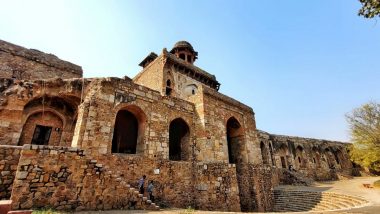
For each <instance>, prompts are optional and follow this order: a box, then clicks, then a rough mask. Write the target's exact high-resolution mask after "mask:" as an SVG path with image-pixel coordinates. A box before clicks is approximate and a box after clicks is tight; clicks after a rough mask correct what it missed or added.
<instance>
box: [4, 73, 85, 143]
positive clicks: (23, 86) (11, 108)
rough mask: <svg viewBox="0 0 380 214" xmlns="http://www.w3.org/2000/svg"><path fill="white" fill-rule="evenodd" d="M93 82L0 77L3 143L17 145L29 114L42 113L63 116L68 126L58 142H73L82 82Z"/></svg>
mask: <svg viewBox="0 0 380 214" xmlns="http://www.w3.org/2000/svg"><path fill="white" fill-rule="evenodd" d="M90 81H91V80H90V79H68V80H62V79H49V80H30V81H29V80H21V81H19V80H13V79H9V78H0V145H17V144H18V143H19V140H20V136H21V133H22V130H23V126H24V124H25V123H26V122H27V120H28V117H29V116H33V115H35V114H38V113H41V114H42V112H45V113H46V114H50V113H54V115H56V116H60V118H61V119H62V120H63V123H64V124H65V126H64V127H63V128H62V129H60V131H61V132H62V133H61V138H60V139H61V141H58V143H62V141H65V142H64V143H65V144H64V145H70V144H71V138H72V135H73V132H74V130H73V127H75V121H74V120H75V118H74V116H75V111H77V110H76V109H77V106H78V105H79V103H80V101H81V94H82V85H83V84H84V87H86V86H87V85H88V84H89V83H90ZM83 92H85V89H84V90H83ZM42 97H44V98H42ZM43 101H44V105H43V104H42V102H43ZM68 109H71V110H70V111H71V112H68ZM47 112H49V113H47ZM33 124H35V123H33ZM33 124H32V126H31V127H30V129H31V130H30V131H29V132H30V133H31V134H33V133H32V132H33V128H34V126H33ZM29 137H30V135H29ZM27 141H28V142H26V143H30V140H27ZM68 142H69V143H68ZM23 143H24V142H23ZM55 143H57V142H55ZM67 143H68V144H67ZM61 145H62V144H61Z"/></svg>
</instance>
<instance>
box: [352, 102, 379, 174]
mask: <svg viewBox="0 0 380 214" xmlns="http://www.w3.org/2000/svg"><path fill="white" fill-rule="evenodd" d="M346 118H347V121H348V123H349V125H350V132H351V140H352V143H353V144H352V146H351V149H350V156H351V159H352V161H354V162H355V163H358V164H360V165H361V166H363V167H367V168H369V169H371V170H374V171H377V172H380V104H379V103H375V102H370V103H367V104H364V105H363V106H361V107H359V108H356V109H354V110H353V111H352V112H351V113H349V114H347V115H346Z"/></svg>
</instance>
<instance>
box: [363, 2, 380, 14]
mask: <svg viewBox="0 0 380 214" xmlns="http://www.w3.org/2000/svg"><path fill="white" fill-rule="evenodd" d="M359 1H360V3H361V4H362V8H360V10H359V16H363V17H365V18H373V17H376V16H379V17H380V0H359Z"/></svg>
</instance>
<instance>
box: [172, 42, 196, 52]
mask: <svg viewBox="0 0 380 214" xmlns="http://www.w3.org/2000/svg"><path fill="white" fill-rule="evenodd" d="M174 48H188V49H190V50H192V51H194V48H193V46H192V45H191V44H190V43H189V42H187V41H178V42H177V43H175V44H174V47H173V49H174Z"/></svg>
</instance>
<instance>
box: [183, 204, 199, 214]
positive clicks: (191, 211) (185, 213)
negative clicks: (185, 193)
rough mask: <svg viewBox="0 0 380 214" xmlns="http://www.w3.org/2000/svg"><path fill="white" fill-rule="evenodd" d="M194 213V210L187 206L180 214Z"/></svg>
mask: <svg viewBox="0 0 380 214" xmlns="http://www.w3.org/2000/svg"><path fill="white" fill-rule="evenodd" d="M194 212H195V209H194V208H192V207H190V206H189V207H188V208H187V209H186V210H183V211H181V212H180V214H192V213H194Z"/></svg>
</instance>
